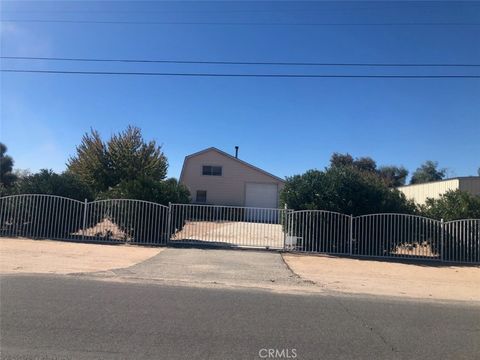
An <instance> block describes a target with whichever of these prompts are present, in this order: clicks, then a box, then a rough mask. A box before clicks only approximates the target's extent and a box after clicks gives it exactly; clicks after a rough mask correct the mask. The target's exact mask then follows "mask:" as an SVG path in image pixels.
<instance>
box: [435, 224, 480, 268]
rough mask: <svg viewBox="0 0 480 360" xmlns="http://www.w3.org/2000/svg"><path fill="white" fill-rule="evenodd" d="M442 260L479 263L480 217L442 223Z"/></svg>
mask: <svg viewBox="0 0 480 360" xmlns="http://www.w3.org/2000/svg"><path fill="white" fill-rule="evenodd" d="M441 252H442V260H443V261H453V262H466V263H477V264H480V219H467V220H455V221H449V222H446V223H445V224H444V231H443V241H442V250H441Z"/></svg>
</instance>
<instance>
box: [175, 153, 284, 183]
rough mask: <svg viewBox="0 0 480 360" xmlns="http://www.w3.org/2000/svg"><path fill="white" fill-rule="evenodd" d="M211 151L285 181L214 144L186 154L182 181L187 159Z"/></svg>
mask: <svg viewBox="0 0 480 360" xmlns="http://www.w3.org/2000/svg"><path fill="white" fill-rule="evenodd" d="M209 151H215V152H217V153H219V154H220V155H223V156H225V157H227V158H229V159H232V160H235V161H237V162H239V163H240V164H243V165H246V166H248V167H249V168H251V169H253V170H256V171H259V172H261V173H262V174H265V175H267V176H270V177H272V178H274V179H275V180H277V181H280V182H282V183H284V182H285V180H283V179H282V178H279V177H278V176H275V175H273V174H271V173H269V172H267V171H265V170H262V169H260V168H258V167H256V166H254V165H252V164H249V163H247V162H246V161H243V160H240V159H239V158H236V157H235V156H233V155H230V154H229V153H226V152H225V151H222V150H220V149H217V148H216V147H213V146H212V147H209V148H206V149H203V150H201V151H198V152H196V153H193V154H190V155H187V156H185V160H184V161H183V166H182V172H181V173H180V181H182V178H183V172H184V170H185V164H186V163H187V160H188V159H190V158H192V157H195V156H198V155H201V154H204V153H206V152H209Z"/></svg>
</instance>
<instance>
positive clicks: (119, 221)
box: [0, 194, 169, 245]
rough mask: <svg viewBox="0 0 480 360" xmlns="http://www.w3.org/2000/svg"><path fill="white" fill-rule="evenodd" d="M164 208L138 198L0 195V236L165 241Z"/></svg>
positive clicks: (167, 235) (166, 231)
mask: <svg viewBox="0 0 480 360" xmlns="http://www.w3.org/2000/svg"><path fill="white" fill-rule="evenodd" d="M168 215H169V208H168V207H167V206H164V205H160V204H156V203H152V202H147V201H141V200H128V199H119V200H112V199H110V200H99V201H93V202H81V201H77V200H72V199H68V198H64V197H60V196H52V195H36V194H34V195H13V196H7V197H3V198H0V235H1V236H10V237H14V236H21V237H29V238H34V239H42V238H44V239H55V240H82V241H93V242H108V243H122V242H129V243H139V244H158V245H161V244H166V243H167V240H168V238H169V233H168Z"/></svg>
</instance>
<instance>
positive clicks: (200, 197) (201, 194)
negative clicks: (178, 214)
mask: <svg viewBox="0 0 480 360" xmlns="http://www.w3.org/2000/svg"><path fill="white" fill-rule="evenodd" d="M195 201H196V202H197V203H206V202H207V192H206V191H205V190H197V196H196V198H195Z"/></svg>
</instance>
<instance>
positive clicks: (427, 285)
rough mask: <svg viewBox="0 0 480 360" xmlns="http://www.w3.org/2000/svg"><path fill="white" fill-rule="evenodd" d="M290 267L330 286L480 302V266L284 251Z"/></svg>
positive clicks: (305, 277)
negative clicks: (348, 257) (403, 261)
mask: <svg viewBox="0 0 480 360" xmlns="http://www.w3.org/2000/svg"><path fill="white" fill-rule="evenodd" d="M283 258H284V260H285V262H286V263H287V265H288V266H289V267H290V269H291V270H292V271H293V272H294V273H296V274H297V275H299V276H300V277H301V278H303V279H304V280H311V281H313V282H315V283H316V284H317V285H320V286H322V287H324V288H325V289H326V290H331V291H339V292H344V293H352V294H354V293H355V294H370V295H384V296H396V297H409V298H423V299H435V300H455V301H474V302H480V266H448V265H443V264H431V265H429V264H404V263H392V262H386V261H375V260H363V259H362V260H357V259H345V258H337V257H333V256H310V255H297V254H284V255H283Z"/></svg>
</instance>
